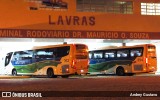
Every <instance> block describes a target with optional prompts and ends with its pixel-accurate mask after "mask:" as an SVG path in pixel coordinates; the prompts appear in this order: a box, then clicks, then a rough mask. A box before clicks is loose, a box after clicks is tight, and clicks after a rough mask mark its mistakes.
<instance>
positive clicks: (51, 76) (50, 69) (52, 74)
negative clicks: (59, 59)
mask: <svg viewBox="0 0 160 100" xmlns="http://www.w3.org/2000/svg"><path fill="white" fill-rule="evenodd" d="M47 77H48V78H57V76H55V75H54V72H53V69H52V68H49V69H48V70H47Z"/></svg>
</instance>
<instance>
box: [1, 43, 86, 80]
mask: <svg viewBox="0 0 160 100" xmlns="http://www.w3.org/2000/svg"><path fill="white" fill-rule="evenodd" d="M88 57H89V56H88V47H87V46H86V45H84V44H63V45H52V46H40V47H34V48H32V49H30V50H23V51H14V52H9V53H8V54H7V55H6V57H5V66H4V69H3V70H4V71H3V74H11V75H14V76H15V75H47V76H48V77H49V78H51V77H57V76H62V77H68V76H69V75H71V74H86V73H88V64H89V63H88V61H89V59H88Z"/></svg>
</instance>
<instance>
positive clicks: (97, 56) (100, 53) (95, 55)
mask: <svg viewBox="0 0 160 100" xmlns="http://www.w3.org/2000/svg"><path fill="white" fill-rule="evenodd" d="M94 58H97V59H98V58H103V53H102V52H98V53H94Z"/></svg>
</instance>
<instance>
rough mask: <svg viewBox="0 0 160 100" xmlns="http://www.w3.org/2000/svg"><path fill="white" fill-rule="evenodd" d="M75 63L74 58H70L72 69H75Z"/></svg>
mask: <svg viewBox="0 0 160 100" xmlns="http://www.w3.org/2000/svg"><path fill="white" fill-rule="evenodd" d="M75 64H76V61H75V60H72V68H74V69H76V66H75Z"/></svg>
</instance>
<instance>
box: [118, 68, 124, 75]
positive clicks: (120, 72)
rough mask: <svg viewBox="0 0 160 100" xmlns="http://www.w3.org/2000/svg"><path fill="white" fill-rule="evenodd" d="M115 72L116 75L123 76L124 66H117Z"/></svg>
mask: <svg viewBox="0 0 160 100" xmlns="http://www.w3.org/2000/svg"><path fill="white" fill-rule="evenodd" d="M116 74H117V75H118V76H124V75H125V72H124V68H123V67H118V68H117V69H116Z"/></svg>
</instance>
